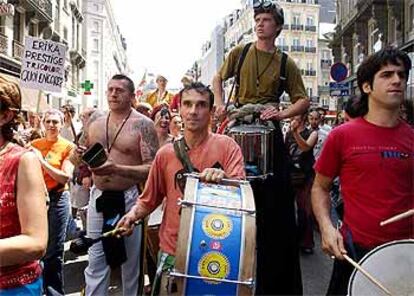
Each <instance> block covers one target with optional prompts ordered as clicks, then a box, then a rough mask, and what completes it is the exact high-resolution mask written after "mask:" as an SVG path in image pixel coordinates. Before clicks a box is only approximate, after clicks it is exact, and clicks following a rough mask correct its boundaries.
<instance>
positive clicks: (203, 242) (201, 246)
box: [200, 240, 207, 249]
mask: <svg viewBox="0 0 414 296" xmlns="http://www.w3.org/2000/svg"><path fill="white" fill-rule="evenodd" d="M205 247H207V242H206V241H205V240H202V241H201V242H200V248H202V249H204V248H205Z"/></svg>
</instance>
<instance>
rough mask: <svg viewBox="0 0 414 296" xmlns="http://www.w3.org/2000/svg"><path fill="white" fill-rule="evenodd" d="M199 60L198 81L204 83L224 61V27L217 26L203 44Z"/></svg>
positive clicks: (207, 83) (211, 77)
mask: <svg viewBox="0 0 414 296" xmlns="http://www.w3.org/2000/svg"><path fill="white" fill-rule="evenodd" d="M200 60H201V62H200V65H199V67H200V70H201V71H200V79H199V80H200V81H201V82H202V83H204V84H205V85H209V84H211V81H212V79H213V77H214V75H216V73H217V71H218V70H219V69H220V66H221V65H222V63H223V61H224V29H223V27H222V26H220V25H219V26H217V27H216V28H215V29H214V30H213V33H212V34H211V39H210V40H209V41H207V42H206V43H204V44H203V47H202V55H201V59H200Z"/></svg>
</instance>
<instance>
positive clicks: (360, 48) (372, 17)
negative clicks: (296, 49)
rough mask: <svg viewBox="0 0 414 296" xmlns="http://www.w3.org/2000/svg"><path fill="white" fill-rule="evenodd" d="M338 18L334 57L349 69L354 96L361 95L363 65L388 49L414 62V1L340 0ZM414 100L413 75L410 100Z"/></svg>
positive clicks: (413, 77)
mask: <svg viewBox="0 0 414 296" xmlns="http://www.w3.org/2000/svg"><path fill="white" fill-rule="evenodd" d="M337 16H338V25H337V28H336V33H335V38H334V41H333V43H332V45H333V54H334V58H335V61H336V62H343V63H345V64H346V65H347V66H348V70H349V77H348V78H347V81H349V82H350V83H351V93H358V89H357V83H356V77H355V74H356V71H357V70H358V66H359V65H360V63H361V62H362V61H363V60H364V59H365V58H366V56H367V55H370V54H372V53H374V52H375V51H378V50H380V49H381V48H383V47H384V46H386V45H392V46H395V47H397V48H399V49H401V50H404V51H406V52H407V53H408V55H409V56H410V57H411V60H412V61H414V53H413V52H414V0H389V1H385V0H383V1H374V0H338V1H337ZM411 72H413V71H411ZM413 97H414V75H413V73H411V75H410V77H409V79H408V93H407V98H408V99H410V100H413Z"/></svg>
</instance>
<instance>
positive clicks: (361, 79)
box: [356, 46, 411, 116]
mask: <svg viewBox="0 0 414 296" xmlns="http://www.w3.org/2000/svg"><path fill="white" fill-rule="evenodd" d="M388 64H391V65H396V66H403V67H404V72H405V77H406V79H408V76H409V74H410V70H411V60H410V58H409V57H408V55H407V53H405V52H404V51H401V50H399V49H397V48H394V47H392V46H387V47H385V48H383V49H382V50H380V51H378V52H376V53H374V54H372V55H370V56H369V57H368V58H367V59H366V60H365V61H363V62H362V64H361V65H360V66H359V67H358V71H357V75H356V76H357V82H358V88H359V90H360V92H361V97H360V100H359V102H358V106H356V108H357V109H358V113H359V114H361V116H364V115H365V114H367V113H368V94H366V93H365V92H364V90H363V85H364V83H366V82H368V83H369V85H370V86H371V87H372V85H373V83H374V77H375V74H376V73H377V72H378V71H380V70H381V68H382V67H383V66H385V65H388Z"/></svg>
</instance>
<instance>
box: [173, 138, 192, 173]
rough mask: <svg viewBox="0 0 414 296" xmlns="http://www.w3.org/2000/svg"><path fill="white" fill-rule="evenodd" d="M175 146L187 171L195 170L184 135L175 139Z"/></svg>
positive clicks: (175, 150)
mask: <svg viewBox="0 0 414 296" xmlns="http://www.w3.org/2000/svg"><path fill="white" fill-rule="evenodd" d="M173 146H174V152H175V155H176V156H177V158H178V159H179V160H180V162H181V163H182V165H183V167H184V170H185V171H186V172H187V173H192V172H194V166H193V164H192V163H191V161H190V157H189V156H188V153H187V144H186V143H185V140H184V137H181V138H179V139H176V140H174V143H173Z"/></svg>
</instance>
